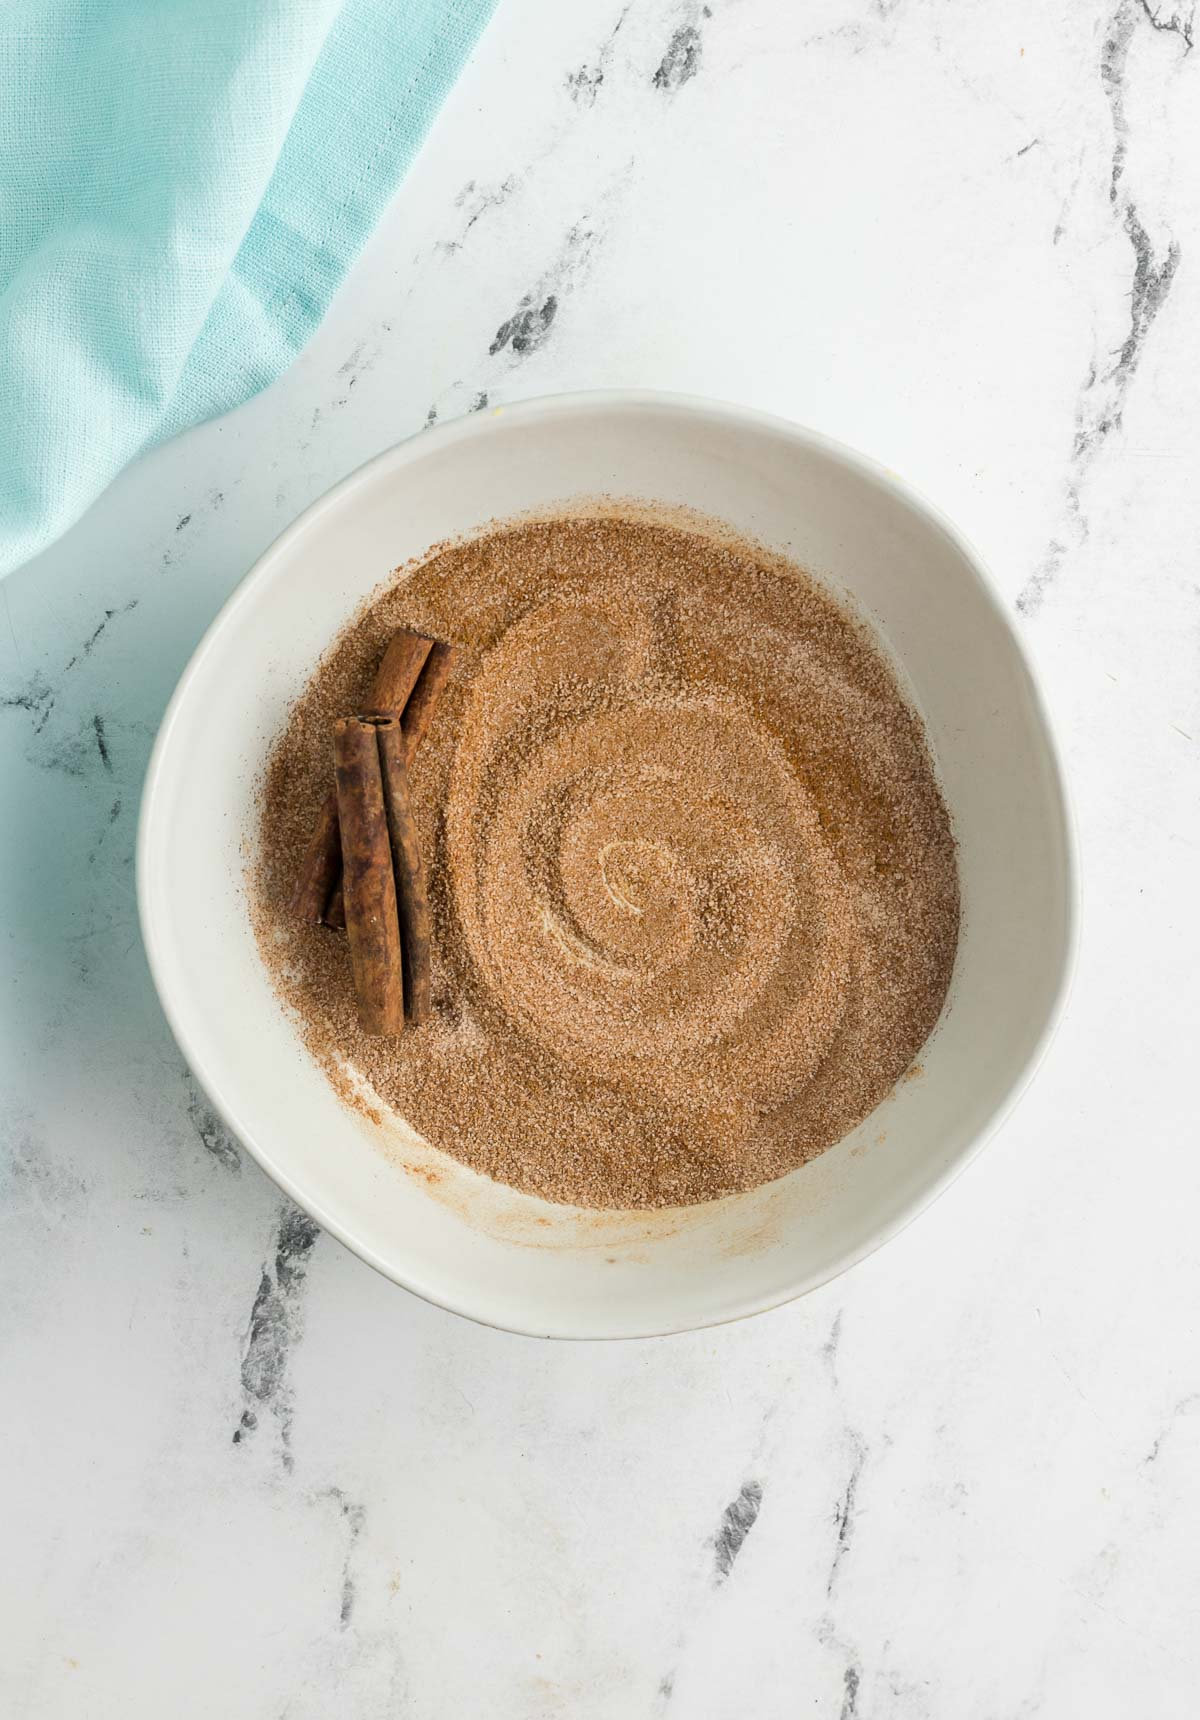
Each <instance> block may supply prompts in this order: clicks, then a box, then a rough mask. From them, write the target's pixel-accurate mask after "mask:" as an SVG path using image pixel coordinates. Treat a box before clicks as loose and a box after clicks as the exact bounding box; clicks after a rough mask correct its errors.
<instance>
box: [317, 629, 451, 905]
mask: <svg viewBox="0 0 1200 1720" xmlns="http://www.w3.org/2000/svg"><path fill="white" fill-rule="evenodd" d="M456 655H457V651H456V649H455V647H454V646H453V645H446V644H443V643H442V641H441V640H440V639H439V640H437V641H435V643H434V645H433V648H432V649H431V650H430V652H429V655H428V657H427V658H426V660H425V664H424V666H423V668H422V670H421V673H420V675H419V676H418V677H417V684H416V686H415V687H414V688H413V690H412V692H411V694H410V695H409V699H408V703H407V704H406V705H405V707H404V749H405V750H404V762H405V764H406V765H409V764H411V763H412V758H413V754H414V753H415V752H416V750H417V748H418V747H419V746H420V744H421V742H422V741H423V740H424V739H425V736H426V734H427V733H428V732H429V725H430V723H431V722H432V721H433V714H434V712H435V710H436V709H437V704H438V700H439V699H440V698H441V696H442V690H443V688H444V687H445V685H446V682H447V681H448V680H449V678H450V673H451V670H452V669H453V668H454V659H455V657H456ZM319 917H320V918H321V919H323V920H324V922H325V924H326V925H327V926H331V927H332V928H333V929H334V931H340V930H341V929H342V928H343V927H344V926H345V924H346V906H345V903H344V901H343V900H342V888H341V884H340V883H339V882H338V881H337V879H336V874H335V879H334V883H333V885H332V888H331V889H329V890H328V891H327V892H326V896H325V903H324V913H323V914H321V915H320V916H319Z"/></svg>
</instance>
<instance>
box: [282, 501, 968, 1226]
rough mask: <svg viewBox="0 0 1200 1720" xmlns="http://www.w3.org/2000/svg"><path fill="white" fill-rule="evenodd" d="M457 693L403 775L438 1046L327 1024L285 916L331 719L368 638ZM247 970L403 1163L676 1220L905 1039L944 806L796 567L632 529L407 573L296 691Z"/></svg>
mask: <svg viewBox="0 0 1200 1720" xmlns="http://www.w3.org/2000/svg"><path fill="white" fill-rule="evenodd" d="M401 626H408V627H412V628H416V629H417V630H419V631H421V632H424V633H428V634H431V635H433V636H436V637H439V638H444V639H452V640H454V641H456V642H457V643H458V644H459V645H460V647H461V652H460V657H459V662H458V666H457V669H456V672H455V675H454V676H453V678H452V680H451V683H450V685H449V687H448V688H447V691H446V694H445V696H444V698H443V700H442V704H441V706H440V708H439V711H438V714H437V717H436V719H435V721H434V723H433V726H432V728H431V730H430V733H429V736H428V738H427V739H426V741H425V743H424V745H423V746H422V748H421V750H420V752H419V753H418V755H417V757H416V759H415V761H414V763H413V767H412V771H411V782H412V790H413V796H414V801H415V806H416V817H417V821H418V825H419V829H420V834H421V840H422V843H423V848H424V852H425V854H426V856H427V865H428V870H429V877H430V887H431V906H432V912H433V926H434V951H433V990H434V1009H435V1013H434V1019H433V1020H432V1021H431V1022H430V1023H428V1024H427V1025H426V1026H424V1027H421V1028H419V1029H409V1030H407V1031H406V1032H405V1033H404V1034H403V1035H401V1036H400V1037H399V1038H398V1039H393V1040H385V1039H369V1038H366V1037H365V1036H364V1035H362V1034H361V1033H360V1032H359V1030H358V1027H357V1025H356V1018H355V1007H354V996H353V988H352V983H351V975H350V963H349V959H348V955H347V951H346V943H345V938H344V936H343V935H341V934H338V933H336V932H333V931H329V930H327V929H325V928H317V927H310V926H305V925H299V924H296V923H295V922H294V920H293V919H292V918H291V916H290V915H289V913H288V908H287V898H288V894H289V892H290V890H291V887H292V883H293V881H294V879H295V876H296V871H297V868H298V866H299V863H300V859H301V856H302V854H303V852H304V848H305V844H306V842H307V839H308V836H309V833H310V831H311V828H312V823H313V818H314V814H315V812H316V810H317V807H318V805H319V803H320V801H321V799H322V797H323V796H324V794H325V793H326V791H327V789H328V787H329V784H330V782H331V779H332V767H331V726H332V723H333V720H334V719H335V718H336V717H338V716H341V715H343V714H345V713H347V712H352V711H354V710H355V709H356V707H357V706H358V705H360V704H361V703H362V701H363V699H364V697H365V694H366V690H367V689H368V687H369V686H370V683H371V679H372V676H373V674H374V671H375V667H376V665H377V663H378V661H379V658H380V656H381V654H382V652H383V649H384V646H385V644H386V642H387V640H388V638H389V637H390V635H391V634H392V632H393V631H394V630H395V629H396V628H397V627H401ZM255 882H256V889H255V913H256V923H257V926H258V931H259V938H260V945H261V947H262V950H263V953H264V956H265V958H266V959H267V961H268V962H269V964H270V966H271V969H272V971H273V973H274V974H275V976H276V978H277V982H278V985H279V989H280V991H281V992H282V994H283V996H284V997H285V998H286V999H287V1001H288V1002H289V1003H290V1004H291V1005H292V1006H293V1007H294V1008H295V1010H296V1011H297V1012H298V1015H299V1018H300V1021H301V1023H302V1026H303V1030H304V1033H305V1036H306V1038H307V1042H308V1044H309V1046H310V1048H311V1049H312V1051H313V1052H314V1054H315V1055H316V1056H317V1057H318V1058H320V1059H321V1060H322V1061H323V1062H324V1063H325V1065H326V1067H327V1068H328V1070H329V1071H330V1074H331V1077H332V1078H334V1079H335V1080H337V1079H338V1078H339V1071H341V1070H343V1069H344V1067H345V1065H346V1063H347V1062H349V1063H350V1064H351V1065H353V1066H354V1067H355V1068H356V1069H357V1070H358V1072H359V1073H360V1074H361V1075H363V1076H365V1077H366V1078H367V1080H368V1081H369V1082H370V1084H371V1086H372V1087H373V1088H374V1090H375V1092H376V1093H377V1094H378V1095H379V1097H380V1098H381V1099H382V1100H383V1101H385V1102H386V1103H387V1104H389V1105H391V1106H392V1107H394V1108H395V1110H396V1111H397V1112H398V1113H399V1114H401V1115H402V1116H404V1117H406V1118H407V1119H408V1121H409V1122H410V1123H411V1124H412V1125H413V1126H414V1127H415V1128H416V1129H418V1130H419V1131H420V1133H421V1134H423V1135H424V1136H425V1137H426V1138H427V1139H428V1140H429V1141H431V1142H432V1143H433V1144H434V1145H435V1146H437V1147H440V1148H442V1149H443V1150H444V1151H446V1152H447V1153H452V1154H453V1155H454V1156H455V1157H456V1158H459V1159H461V1160H463V1161H464V1162H465V1163H466V1164H468V1165H471V1166H473V1167H474V1168H475V1169H476V1170H479V1171H483V1172H485V1173H486V1174H487V1175H489V1176H492V1177H495V1178H497V1179H498V1180H500V1181H502V1182H506V1183H511V1184H514V1185H516V1186H517V1187H518V1188H521V1189H525V1190H528V1191H530V1192H532V1193H535V1194H538V1195H542V1196H544V1197H545V1198H547V1199H549V1200H555V1201H568V1202H573V1203H577V1204H579V1205H582V1206H589V1207H644V1206H650V1207H653V1206H667V1205H678V1204H685V1203H690V1202H694V1201H703V1200H709V1199H712V1198H714V1197H715V1196H718V1195H722V1194H727V1193H730V1192H732V1191H734V1190H738V1189H747V1188H751V1187H753V1186H754V1185H756V1184H758V1183H762V1182H766V1181H768V1180H769V1179H771V1178H773V1177H778V1176H781V1175H782V1174H783V1173H784V1172H786V1171H789V1170H791V1169H792V1168H793V1167H794V1166H796V1165H799V1164H801V1163H802V1162H803V1161H804V1160H806V1159H809V1158H812V1157H813V1156H814V1155H815V1154H817V1153H820V1152H822V1151H823V1150H824V1149H825V1148H826V1147H828V1146H830V1145H831V1144H832V1143H833V1142H834V1141H837V1140H838V1139H840V1137H841V1136H843V1135H844V1134H845V1133H846V1132H847V1131H848V1130H849V1129H851V1128H852V1127H853V1126H854V1125H855V1124H856V1123H857V1122H859V1121H860V1120H861V1119H862V1118H863V1117H865V1116H866V1115H867V1113H868V1112H869V1111H871V1110H872V1109H873V1108H874V1107H875V1106H876V1105H877V1104H878V1103H879V1101H880V1100H881V1099H882V1098H883V1097H884V1096H885V1095H886V1094H887V1093H888V1091H889V1090H890V1089H891V1088H892V1086H893V1085H894V1084H895V1082H896V1081H897V1080H898V1079H899V1077H900V1076H901V1075H902V1074H903V1073H904V1071H905V1070H906V1068H907V1067H908V1065H909V1064H910V1062H911V1061H912V1059H913V1057H914V1056H915V1055H916V1053H917V1051H918V1050H919V1049H920V1047H921V1045H922V1044H923V1042H924V1040H925V1039H926V1037H927V1035H928V1034H929V1032H930V1030H931V1029H932V1027H933V1025H934V1023H935V1021H936V1020H937V1017H938V1014H939V1011H940V1009H941V1006H942V1001H943V999H944V997H945V994H946V988H947V985H948V984H949V980H950V972H951V968H952V967H953V964H954V952H955V946H956V943H957V938H958V874H957V865H956V857H955V847H954V839H953V836H952V834H951V830H950V823H949V819H948V817H947V813H946V808H945V806H944V804H943V802H942V799H941V796H940V794H939V791H938V786H937V782H936V780H935V777H934V772H933V768H932V765H931V762H930V759H929V755H928V752H927V750H926V746H925V741H924V737H923V734H922V730H921V726H920V723H919V721H918V719H917V717H916V716H915V715H914V714H913V712H912V711H911V710H910V709H909V707H908V705H907V704H906V702H905V700H904V698H903V696H902V695H901V692H900V690H899V688H898V686H897V683H896V680H895V678H894V676H893V673H892V671H891V669H890V668H889V667H888V665H887V663H886V662H885V660H884V658H883V657H882V656H881V655H880V653H879V651H878V649H877V648H876V647H875V645H874V644H873V643H872V641H871V639H870V638H869V636H868V635H867V633H866V631H865V629H864V628H863V627H862V626H861V624H860V623H858V622H856V621H855V620H854V619H852V618H851V617H850V616H849V615H848V614H847V613H846V611H845V610H843V609H842V608H840V607H839V606H838V605H837V604H836V603H835V602H834V601H833V600H832V598H831V597H830V596H829V595H828V594H827V593H826V592H824V591H823V590H821V589H820V588H819V587H817V586H816V585H815V584H814V583H813V582H812V581H811V580H810V579H808V578H807V577H806V576H805V575H803V574H802V573H800V572H799V571H798V570H797V569H796V568H795V567H794V566H791V565H790V564H788V563H786V562H784V561H782V560H781V559H779V558H777V557H773V556H771V555H769V554H768V553H767V552H765V551H763V550H761V549H760V548H758V547H756V546H752V545H748V544H744V543H734V542H731V541H725V540H721V541H716V540H714V539H712V538H710V537H708V536H705V535H702V534H701V533H700V532H698V531H696V530H691V529H687V530H685V529H680V528H679V527H678V526H675V525H671V524H667V523H655V522H652V521H651V520H650V519H649V518H643V517H640V516H639V515H637V514H635V513H632V512H631V513H630V514H629V515H628V516H626V515H617V516H608V515H604V514H599V513H598V514H597V515H596V516H594V517H593V516H585V517H570V516H564V517H562V518H559V519H551V520H543V521H538V522H534V523H528V522H527V523H522V524H516V525H513V526H510V527H501V528H499V529H496V530H494V531H492V532H491V533H489V534H488V535H486V536H483V537H480V538H477V539H475V540H473V541H470V542H464V543H455V544H451V545H449V546H448V547H445V548H442V549H441V550H439V551H437V552H435V553H434V554H433V555H431V556H430V557H429V558H428V559H427V560H426V561H424V562H423V563H421V564H420V565H417V566H415V567H414V568H412V569H411V570H404V571H403V572H402V576H401V577H400V578H399V579H398V581H397V583H396V584H394V585H393V586H392V587H391V588H390V589H388V590H387V591H386V592H385V593H384V595H382V596H381V597H379V598H378V600H377V601H376V602H374V604H373V605H372V606H371V607H370V608H368V609H367V610H366V611H365V613H363V614H362V615H360V617H359V618H358V619H357V620H356V621H355V622H354V623H353V624H352V625H351V626H350V627H349V628H348V630H347V631H346V632H345V633H344V634H343V635H342V637H341V638H340V639H339V640H338V641H337V642H336V644H335V645H334V647H333V649H332V650H331V651H330V653H329V654H328V655H327V657H326V658H325V659H324V660H323V662H322V663H321V664H320V665H319V667H318V669H317V672H316V674H315V675H314V677H313V679H312V681H311V682H310V683H309V685H308V687H307V689H306V690H305V692H304V694H303V696H302V697H301V699H300V701H299V703H298V704H297V706H296V707H295V709H294V710H293V712H292V716H291V720H290V722H289V724H288V726H287V727H286V729H285V730H284V732H283V734H282V735H281V736H280V737H279V739H278V740H277V741H276V743H275V745H274V747H273V749H272V752H271V755H270V758H269V761H268V765H267V770H266V774H265V780H264V793H263V802H262V831H261V845H260V858H259V861H258V863H257V876H256V880H255Z"/></svg>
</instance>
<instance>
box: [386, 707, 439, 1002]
mask: <svg viewBox="0 0 1200 1720" xmlns="http://www.w3.org/2000/svg"><path fill="white" fill-rule="evenodd" d="M375 733H376V736H377V737H378V741H379V767H380V775H381V777H382V779H383V803H384V806H385V807H386V809H387V825H388V837H389V839H390V841H391V845H392V870H393V872H394V874H395V879H396V907H397V912H398V914H399V919H400V953H401V956H402V958H403V964H404V1002H405V1009H406V1013H407V1015H408V1018H409V1020H410V1021H412V1022H414V1023H417V1024H419V1023H420V1022H422V1021H428V1019H429V1016H430V1013H431V1010H432V1003H431V986H430V974H429V898H428V895H427V893H426V887H425V864H424V861H423V860H422V858H421V844H420V842H419V841H418V840H417V827H416V823H415V821H414V819H413V810H412V803H411V801H410V800H409V795H408V760H407V747H406V736H405V733H404V730H403V729H402V728H401V726H400V719H399V718H398V717H386V718H383V719H379V720H377V721H376V724H375Z"/></svg>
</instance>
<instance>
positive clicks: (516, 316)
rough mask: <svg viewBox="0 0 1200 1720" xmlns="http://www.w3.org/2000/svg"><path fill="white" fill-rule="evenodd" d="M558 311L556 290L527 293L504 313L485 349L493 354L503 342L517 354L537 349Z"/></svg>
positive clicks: (522, 356) (544, 340) (543, 340)
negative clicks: (504, 315) (511, 308)
mask: <svg viewBox="0 0 1200 1720" xmlns="http://www.w3.org/2000/svg"><path fill="white" fill-rule="evenodd" d="M557 315H558V294H557V293H552V292H548V293H545V294H542V293H540V292H538V293H526V295H525V297H524V298H523V299H522V300H521V302H520V304H519V305H518V306H517V308H516V310H515V311H514V312H513V314H512V316H510V317H506V318H505V320H504V321H503V322H502V323H501V324H500V327H499V328H498V329H497V330H496V333H495V335H494V336H493V338H492V344H491V346H489V347H488V352H489V353H490V355H491V356H492V357H493V358H495V356H496V354H497V353H498V352H502V351H503V350H504V348H505V347H506V346H508V347H511V348H512V350H513V352H514V353H515V354H516V355H517V357H519V358H524V357H525V356H526V354H527V353H531V352H536V351H537V350H538V348H539V347H540V346H544V345H545V343H546V339H547V336H548V335H549V333H550V329H551V327H552V326H553V323H554V319H555V317H556V316H557Z"/></svg>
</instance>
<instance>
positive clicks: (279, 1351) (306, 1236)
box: [233, 1201, 320, 1470]
mask: <svg viewBox="0 0 1200 1720" xmlns="http://www.w3.org/2000/svg"><path fill="white" fill-rule="evenodd" d="M319 1235H320V1227H319V1226H318V1225H317V1224H316V1223H314V1221H313V1220H312V1219H311V1218H309V1217H308V1216H307V1215H306V1214H305V1213H302V1212H301V1211H300V1209H299V1208H298V1207H295V1206H293V1205H292V1203H291V1202H290V1201H286V1202H285V1203H284V1205H283V1208H282V1209H281V1212H280V1215H279V1222H278V1226H277V1229H276V1234H275V1245H274V1255H273V1259H271V1260H269V1261H267V1262H266V1263H265V1264H264V1265H263V1267H262V1270H261V1272H260V1275H259V1282H258V1290H257V1292H256V1293H255V1297H254V1306H253V1307H252V1308H251V1310H250V1321H249V1325H248V1328H247V1333H246V1347H245V1350H244V1351H243V1354H242V1366H241V1379H242V1389H243V1391H244V1393H245V1396H246V1407H245V1408H244V1409H243V1411H242V1416H241V1419H240V1421H239V1423H238V1426H237V1427H236V1428H235V1429H234V1433H233V1442H234V1444H235V1445H240V1444H241V1443H242V1442H243V1440H244V1439H245V1437H246V1436H247V1434H250V1433H253V1432H254V1431H255V1430H256V1429H257V1428H258V1426H259V1415H260V1412H262V1411H264V1410H267V1411H270V1412H271V1414H272V1415H273V1416H274V1417H275V1420H276V1422H277V1424H278V1427H279V1435H280V1453H281V1460H282V1462H283V1466H284V1468H285V1469H289V1470H290V1469H291V1468H292V1465H293V1458H292V1452H291V1435H292V1404H291V1394H290V1392H289V1390H288V1386H287V1366H288V1359H289V1355H290V1353H291V1348H292V1345H293V1343H294V1342H295V1340H296V1338H297V1337H298V1336H299V1332H300V1308H299V1301H300V1292H301V1290H302V1289H303V1286H304V1280H305V1275H306V1272H307V1264H308V1257H309V1255H310V1254H311V1252H312V1249H313V1244H314V1243H315V1242H316V1240H317V1237H318V1236H319Z"/></svg>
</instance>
